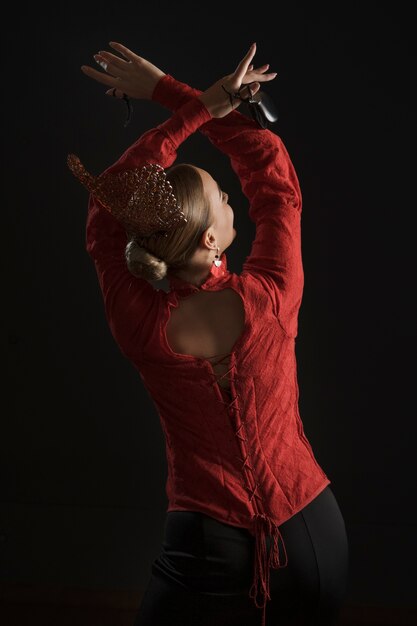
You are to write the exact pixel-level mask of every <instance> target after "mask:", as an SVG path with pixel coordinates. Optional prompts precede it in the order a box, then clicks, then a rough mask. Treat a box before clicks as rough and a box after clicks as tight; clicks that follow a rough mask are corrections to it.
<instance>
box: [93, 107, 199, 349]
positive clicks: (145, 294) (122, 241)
mask: <svg viewBox="0 0 417 626" xmlns="http://www.w3.org/2000/svg"><path fill="white" fill-rule="evenodd" d="M209 119H211V115H210V113H209V111H208V110H207V109H206V107H205V106H204V104H203V103H202V102H201V100H199V99H197V98H194V99H193V100H190V101H188V102H187V103H184V105H183V106H182V107H180V108H179V109H178V111H177V112H176V113H174V114H173V115H172V116H171V117H170V118H169V119H168V120H167V121H166V122H164V123H163V124H160V125H159V126H157V127H156V128H153V129H151V130H149V131H147V132H146V133H144V134H143V135H142V136H141V137H140V138H139V139H138V140H137V141H136V142H135V143H133V144H132V145H131V146H130V147H129V148H128V149H127V150H126V151H125V152H124V153H123V154H122V156H121V157H120V158H119V159H118V161H116V162H115V163H114V164H113V165H112V166H110V167H109V168H107V170H106V172H110V171H112V172H116V171H118V170H121V169H131V168H134V167H141V166H142V165H144V164H145V162H149V163H159V164H160V165H161V166H162V167H164V168H167V167H169V166H170V165H172V163H173V162H174V161H175V159H176V157H177V152H176V151H177V148H178V147H179V145H180V144H181V143H182V142H183V141H185V139H187V137H188V136H189V135H191V134H192V133H193V132H194V131H196V130H197V129H198V128H199V126H200V125H201V124H203V123H205V122H207V120H209ZM126 244H127V234H126V231H125V229H124V227H123V226H122V224H121V223H119V222H118V221H117V219H116V218H115V217H114V216H113V215H111V214H110V212H109V211H108V210H107V209H105V208H104V207H103V205H102V204H101V203H100V202H99V201H98V200H97V199H96V198H95V197H94V196H93V195H91V194H90V197H89V204H88V214H87V225H86V249H87V252H88V254H89V255H90V256H91V258H92V259H93V261H94V264H95V268H96V272H97V276H98V280H99V285H100V288H101V291H102V295H103V300H104V308H105V313H106V318H107V321H108V323H109V326H110V329H111V332H112V334H113V336H114V338H115V340H116V342H117V343H118V345H119V347H120V349H121V351H122V352H123V353H124V354H125V355H126V356H127V357H128V358H130V357H132V355H133V354H134V355H135V357H136V358H137V356H138V354H140V348H141V345H143V343H144V342H145V341H146V338H147V336H148V333H150V331H151V330H152V325H153V323H152V320H153V319H154V317H153V315H152V310H153V308H154V307H155V306H156V290H155V289H154V288H153V286H152V284H151V283H150V282H148V281H147V280H145V279H143V278H136V277H135V276H133V274H131V273H130V271H129V270H128V268H127V265H126V260H125V256H124V253H125V248H126Z"/></svg>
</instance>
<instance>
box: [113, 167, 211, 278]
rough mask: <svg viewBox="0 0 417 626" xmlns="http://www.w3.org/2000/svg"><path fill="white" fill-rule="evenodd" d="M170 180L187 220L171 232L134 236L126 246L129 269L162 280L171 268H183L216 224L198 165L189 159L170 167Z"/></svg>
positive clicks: (143, 276) (140, 276) (142, 275)
mask: <svg viewBox="0 0 417 626" xmlns="http://www.w3.org/2000/svg"><path fill="white" fill-rule="evenodd" d="M166 175H167V176H166V177H167V180H169V181H170V183H171V185H172V191H173V193H174V195H175V197H176V198H177V200H178V202H179V204H180V205H181V210H182V211H183V213H184V215H185V217H186V218H187V223H186V224H181V226H180V227H178V228H173V229H172V230H171V231H168V233H167V236H166V237H164V236H161V235H160V234H159V235H157V234H156V235H151V236H150V237H138V236H134V237H131V238H130V240H129V241H128V243H127V245H126V249H125V257H126V263H127V267H128V269H129V271H130V272H131V273H132V274H133V275H134V276H137V277H139V278H145V279H146V280H151V281H153V280H162V279H163V278H164V277H165V276H166V274H167V271H168V268H170V269H174V270H175V269H183V268H184V267H185V266H186V265H187V263H188V260H189V259H190V257H191V256H192V255H193V253H194V251H195V250H196V249H197V246H198V242H199V239H200V237H201V235H202V234H203V232H204V231H205V230H206V229H207V228H208V227H209V226H211V224H212V213H211V209H210V204H209V201H208V199H207V198H206V195H205V193H204V186H203V181H202V179H201V176H200V174H199V173H198V171H197V169H196V168H195V167H194V166H193V165H190V164H189V163H180V164H177V165H173V166H172V167H171V168H169V169H167V170H166Z"/></svg>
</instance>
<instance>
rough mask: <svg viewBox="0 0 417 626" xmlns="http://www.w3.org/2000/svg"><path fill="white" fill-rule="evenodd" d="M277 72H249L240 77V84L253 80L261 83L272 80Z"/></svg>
mask: <svg viewBox="0 0 417 626" xmlns="http://www.w3.org/2000/svg"><path fill="white" fill-rule="evenodd" d="M276 76H277V72H269V73H268V74H261V73H258V72H249V73H248V74H246V76H244V77H243V79H242V84H244V85H247V84H248V83H252V82H254V81H260V82H262V83H264V82H266V81H269V80H273V79H274V78H276Z"/></svg>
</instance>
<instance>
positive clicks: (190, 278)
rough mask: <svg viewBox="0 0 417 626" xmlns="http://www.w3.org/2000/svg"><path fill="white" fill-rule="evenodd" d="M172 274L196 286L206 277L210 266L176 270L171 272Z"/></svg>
mask: <svg viewBox="0 0 417 626" xmlns="http://www.w3.org/2000/svg"><path fill="white" fill-rule="evenodd" d="M171 274H172V275H173V276H175V277H176V278H180V279H181V280H185V281H186V282H187V283H190V284H191V285H195V286H196V287H200V285H202V284H203V283H204V281H205V280H206V279H207V277H208V275H209V274H210V267H209V268H207V266H206V267H204V268H201V269H200V270H198V269H196V268H194V269H190V270H177V271H176V272H171Z"/></svg>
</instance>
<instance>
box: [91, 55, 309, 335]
mask: <svg viewBox="0 0 417 626" xmlns="http://www.w3.org/2000/svg"><path fill="white" fill-rule="evenodd" d="M112 46H113V47H114V48H115V49H116V50H117V51H118V52H120V53H121V54H122V55H123V56H124V57H125V58H126V59H128V61H124V60H122V59H120V58H119V57H116V56H115V55H113V54H111V53H106V52H104V51H103V52H100V54H99V55H96V56H97V58H96V60H97V61H98V62H99V63H106V66H105V69H106V70H107V71H109V72H110V73H113V72H114V73H116V72H117V71H119V70H121V69H122V68H123V72H125V73H124V74H123V77H124V78H123V80H124V82H122V88H123V90H124V91H125V92H127V93H129V95H131V97H138V98H148V99H149V98H152V99H154V100H155V101H158V102H159V103H160V104H162V105H163V106H166V107H167V108H169V109H171V110H177V109H178V108H181V107H182V106H184V104H185V103H187V102H190V101H192V100H193V99H195V98H199V97H202V92H201V91H199V90H196V89H192V88H191V87H189V86H188V85H185V84H184V83H181V82H180V81H177V80H175V79H174V78H173V77H172V76H170V75H168V74H165V73H164V72H162V71H161V70H159V68H156V66H154V65H152V64H151V63H149V61H147V60H146V59H143V58H142V57H138V56H137V55H135V54H134V53H132V52H131V51H130V50H129V49H127V48H126V47H124V46H122V45H121V44H117V43H113V44H112ZM254 53H255V48H254V47H253V46H252V47H251V50H250V51H249V54H248V55H246V57H245V59H244V61H245V63H246V68H244V69H246V74H245V75H244V76H243V77H242V84H243V83H244V84H247V83H249V82H251V83H252V87H254V89H253V91H257V90H258V89H259V88H260V82H263V81H264V80H271V79H272V78H274V77H275V73H272V74H271V73H270V74H265V71H266V69H267V68H268V66H261V67H260V68H257V70H253V66H252V65H251V64H250V63H251V61H252V59H253V56H254ZM241 69H242V68H241ZM92 71H93V72H94V70H92ZM96 74H98V72H96ZM100 76H103V78H102V79H101V82H104V83H105V84H108V85H111V84H114V81H112V78H111V77H110V76H106V75H103V74H100ZM229 78H230V76H228V77H224V79H221V80H220V81H218V82H217V83H216V84H215V85H214V86H213V87H212V94H213V93H215V92H216V90H217V91H219V90H220V89H221V85H222V84H226V85H227V87H228V89H229V91H230V83H229V82H227V81H228V79H229ZM253 81H255V82H253ZM129 90H130V91H129ZM109 92H112V90H109ZM122 93H123V92H122V91H121V90H119V91H116V94H117V95H119V96H121V95H122ZM204 93H205V94H206V96H203V99H204V97H207V92H204ZM225 103H226V105H227V96H226V95H225ZM238 104H239V102H238V101H236V106H238ZM200 131H201V132H202V133H203V134H204V135H205V136H206V137H207V138H208V139H209V140H210V141H211V143H212V144H213V145H215V146H216V147H217V148H218V149H219V150H221V151H222V152H223V153H225V154H226V155H228V156H229V157H230V161H231V166H232V168H233V170H234V171H235V173H236V174H237V176H238V177H239V179H240V183H241V187H242V191H243V193H244V194H245V195H246V196H247V198H248V200H249V217H250V218H251V219H252V221H254V222H255V225H256V236H255V240H254V242H253V244H252V248H251V252H250V254H249V256H248V257H247V259H246V261H245V263H244V265H243V272H242V275H243V274H245V273H248V274H251V275H253V276H254V277H256V279H257V280H259V281H260V282H262V285H263V286H264V287H265V289H266V290H267V291H268V293H269V295H270V297H271V299H272V301H273V305H274V310H275V313H276V316H277V318H278V320H279V322H280V324H281V325H282V327H283V328H284V330H285V332H287V333H288V334H289V335H292V336H295V335H296V333H297V316H298V310H299V307H300V304H301V299H302V292H303V285H304V275H303V266H302V257H301V206H302V201H301V191H300V186H299V183H298V179H297V176H296V173H295V169H294V167H293V164H292V162H291V160H290V157H289V155H288V152H287V150H286V148H285V146H284V143H283V141H282V140H281V138H280V137H279V136H278V135H276V134H275V133H273V132H271V131H270V130H266V129H260V128H259V127H258V126H257V124H256V123H255V122H253V121H252V120H249V119H248V118H247V117H246V116H244V115H241V114H240V113H239V112H237V111H235V110H233V111H231V109H230V104H229V113H228V114H227V115H225V116H224V117H222V118H221V119H212V120H210V121H208V122H207V123H205V124H203V125H202V126H201V127H200Z"/></svg>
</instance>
